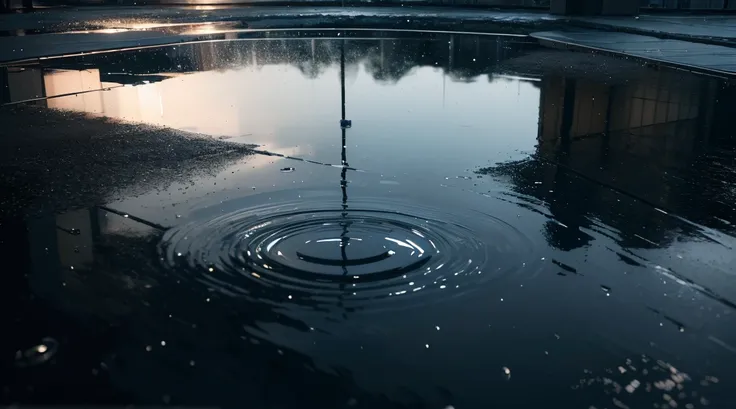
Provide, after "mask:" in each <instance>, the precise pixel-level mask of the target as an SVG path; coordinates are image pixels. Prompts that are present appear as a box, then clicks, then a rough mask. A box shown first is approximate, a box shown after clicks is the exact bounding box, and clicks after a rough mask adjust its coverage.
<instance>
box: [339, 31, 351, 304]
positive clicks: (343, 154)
mask: <svg viewBox="0 0 736 409" xmlns="http://www.w3.org/2000/svg"><path fill="white" fill-rule="evenodd" d="M344 35H345V33H343V36H344ZM340 102H341V106H342V113H341V117H340V128H341V129H340V130H341V131H342V145H341V146H342V147H341V148H340V159H341V164H342V170H341V171H340V189H341V190H342V218H343V221H342V223H340V225H341V226H342V233H341V234H340V257H341V259H342V275H343V276H344V277H347V275H348V254H347V248H348V244H350V237H348V227H350V222H349V221H348V220H347V216H348V181H347V171H348V169H347V168H348V166H349V165H348V156H347V155H348V154H347V146H348V145H347V140H346V130H347V128H349V127H350V125H351V122H350V121H349V120H347V119H345V40H344V39H343V40H342V43H341V44H340ZM344 291H345V282H344V281H343V283H342V284H341V285H340V292H341V294H342V293H344ZM340 306H342V295H341V296H340ZM343 316H345V317H346V318H347V315H346V313H345V312H343Z"/></svg>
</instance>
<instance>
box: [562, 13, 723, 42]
mask: <svg viewBox="0 0 736 409" xmlns="http://www.w3.org/2000/svg"><path fill="white" fill-rule="evenodd" d="M570 23H572V24H573V25H578V26H583V27H587V28H595V29H601V30H607V31H617V32H626V33H632V34H643V35H650V36H654V37H661V38H667V39H675V40H684V41H695V42H702V43H707V44H717V45H726V46H735V47H736V14H730V15H699V16H698V15H682V16H677V15H641V16H639V17H575V18H572V19H570Z"/></svg>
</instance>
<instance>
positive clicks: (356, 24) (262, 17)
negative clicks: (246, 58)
mask: <svg viewBox="0 0 736 409" xmlns="http://www.w3.org/2000/svg"><path fill="white" fill-rule="evenodd" d="M563 21H564V20H563V19H561V18H559V17H556V16H551V15H549V14H546V13H535V12H524V11H496V10H479V9H450V8H442V7H355V8H350V7H345V8H342V7H313V6H309V7H274V6H252V7H221V8H212V7H198V8H195V7H155V6H146V7H86V8H82V7H80V8H61V9H48V10H40V11H37V12H33V13H29V14H11V15H0V64H1V63H8V62H11V61H19V60H27V59H35V58H40V57H47V56H51V55H62V54H75V53H82V52H85V53H86V52H92V51H102V50H111V49H120V48H132V47H144V46H155V45H164V44H171V43H180V42H186V41H200V40H209V39H224V38H225V35H226V33H228V32H231V33H234V32H240V33H243V32H244V31H248V30H264V29H285V28H299V29H309V28H327V27H329V28H375V29H379V30H380V29H411V30H449V31H473V32H486V33H487V32H502V33H507V34H509V33H514V34H524V35H526V34H529V33H530V32H533V31H538V30H549V29H554V28H558V27H560V26H561V25H562V24H563ZM3 34H4V35H3Z"/></svg>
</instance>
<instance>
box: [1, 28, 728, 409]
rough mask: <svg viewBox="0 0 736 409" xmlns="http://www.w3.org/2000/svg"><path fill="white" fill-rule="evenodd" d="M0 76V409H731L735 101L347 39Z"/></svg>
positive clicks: (687, 81) (243, 43) (249, 44)
mask: <svg viewBox="0 0 736 409" xmlns="http://www.w3.org/2000/svg"><path fill="white" fill-rule="evenodd" d="M1 69H2V72H1V75H0V81H2V83H0V85H1V86H2V87H1V88H0V89H2V92H3V93H2V98H3V103H4V104H5V105H4V106H3V107H1V108H0V115H2V118H3V124H4V126H3V128H2V130H0V134H1V135H2V138H0V139H1V142H0V143H2V144H3V145H2V153H0V157H2V182H1V183H0V187H2V191H3V199H2V200H3V211H2V213H1V214H2V219H1V223H2V224H1V225H0V241H1V243H2V246H0V248H2V256H3V260H4V261H5V264H6V269H5V272H4V282H3V283H2V286H0V289H2V290H1V291H2V292H3V294H2V299H3V300H4V301H5V303H6V307H5V308H4V310H3V315H4V316H5V317H6V318H4V322H5V323H4V324H3V330H2V332H3V334H5V335H3V337H2V342H1V343H0V355H1V356H2V360H3V363H4V365H3V366H2V368H4V369H3V374H2V377H0V378H1V379H3V381H2V389H1V390H0V396H2V401H3V403H27V404H48V403H87V404H111V403H115V404H137V405H159V404H170V405H186V406H207V407H244V406H245V407H254V408H293V407H308V408H313V407H314V408H328V407H334V408H343V407H345V408H348V407H357V408H378V407H380V408H392V407H397V408H398V407H401V408H404V407H412V408H414V407H416V408H446V407H448V406H452V407H454V408H458V409H459V408H480V407H499V408H540V407H565V408H568V407H569V408H578V407H579V408H590V407H594V408H613V407H619V408H632V409H633V408H652V407H654V408H661V409H664V408H688V409H692V408H705V407H713V408H729V407H733V405H734V404H736V396H735V395H734V394H733V392H732V391H730V390H729V389H728V388H727V385H733V384H734V382H736V370H735V369H734V367H733V364H732V363H733V362H734V360H736V316H734V312H736V304H734V303H735V302H736V252H735V251H734V247H735V246H736V227H735V226H736V225H735V223H736V208H735V206H736V205H735V204H734V203H736V188H734V180H735V179H736V140H735V139H734V131H733V129H734V126H735V125H736V118H734V116H733V109H734V106H736V87H734V85H733V84H728V83H725V82H720V81H718V80H716V79H713V78H709V77H700V76H695V75H692V74H687V73H682V72H676V71H668V70H653V69H649V68H646V67H643V66H641V65H638V64H635V63H633V62H629V61H625V60H617V59H611V58H608V57H603V56H595V55H591V54H581V53H571V52H566V51H555V50H548V49H543V48H540V47H539V46H538V45H537V44H536V43H535V42H534V41H532V40H530V39H527V38H523V37H514V36H499V35H481V36H476V35H461V34H444V33H421V32H403V31H378V32H372V31H362V30H354V31H341V32H338V31H317V30H310V31H304V32H299V31H291V32H270V33H265V34H264V35H263V36H262V37H261V38H255V39H254V38H249V39H238V38H237V36H233V37H231V38H229V39H228V40H226V41H214V42H205V43H197V44H186V45H176V46H166V47H160V48H148V49H145V50H131V51H123V52H118V53H104V54H97V55H88V56H75V57H68V58H57V59H50V60H45V61H41V62H39V63H35V64H33V65H27V66H22V65H21V66H18V65H16V66H7V67H3V68H1ZM343 119H344V120H346V121H351V122H350V123H349V124H348V123H347V122H342V125H343V126H342V127H341V120H343ZM8 125H10V126H8ZM349 125H351V126H349ZM254 145H255V146H254Z"/></svg>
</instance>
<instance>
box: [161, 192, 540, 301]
mask: <svg viewBox="0 0 736 409" xmlns="http://www.w3.org/2000/svg"><path fill="white" fill-rule="evenodd" d="M387 207H388V208H390V209H391V210H390V211H389V210H382V209H386V208H387ZM462 217H463V218H464V220H466V223H460V222H459V220H457V219H458V215H452V214H447V213H442V212H439V211H437V210H434V209H429V208H425V207H418V206H414V205H411V206H407V205H403V204H400V203H389V204H387V203H386V201H385V200H381V201H380V202H378V201H376V202H375V203H373V202H370V201H363V202H358V203H351V206H350V208H348V209H342V208H341V207H340V206H339V205H337V206H333V207H329V206H325V205H324V203H322V204H315V203H309V202H306V203H305V202H301V201H300V202H292V203H283V202H282V203H280V204H278V205H266V206H258V207H251V206H249V207H247V208H243V209H242V210H237V211H232V212H229V213H225V214H222V215H220V216H217V217H214V218H207V217H202V218H201V219H198V220H195V221H192V222H190V223H187V224H184V225H181V226H178V227H175V228H173V229H171V230H169V231H168V232H167V233H166V234H165V235H164V237H163V241H162V243H161V246H160V251H161V253H162V260H164V263H165V265H166V267H167V268H170V269H172V270H174V271H176V273H177V274H179V275H183V276H185V278H191V279H196V280H199V281H201V282H203V283H205V284H206V285H208V286H209V287H210V288H213V289H215V290H218V291H220V292H222V293H224V294H228V295H233V296H245V297H248V298H252V299H254V300H259V301H262V302H263V301H265V302H269V301H270V302H274V303H279V304H280V305H287V304H288V305H293V306H295V307H307V308H315V309H323V308H326V307H328V306H331V305H332V306H338V305H340V306H343V307H347V306H350V307H354V308H359V309H368V310H375V309H383V308H385V307H388V306H390V307H391V308H394V307H397V306H402V305H403V306H415V305H419V304H422V303H425V302H435V301H438V300H441V299H444V298H445V297H449V296H453V295H457V294H460V293H464V292H466V291H469V290H475V289H478V288H482V284H483V283H485V282H487V281H489V280H491V279H493V278H494V277H499V276H501V275H504V274H508V273H513V272H517V271H520V270H522V269H526V270H532V269H534V262H533V261H532V260H534V259H535V258H534V257H532V256H531V254H532V248H533V246H532V245H531V243H530V242H529V241H528V240H527V239H526V238H525V237H524V236H523V235H522V234H521V233H520V232H519V231H518V230H516V229H515V228H514V227H512V226H511V225H509V224H508V223H506V222H504V221H502V220H500V219H497V218H495V217H492V216H490V215H487V214H482V213H477V212H474V213H471V214H467V213H466V214H464V215H463V216H462ZM536 260H539V258H536Z"/></svg>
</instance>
